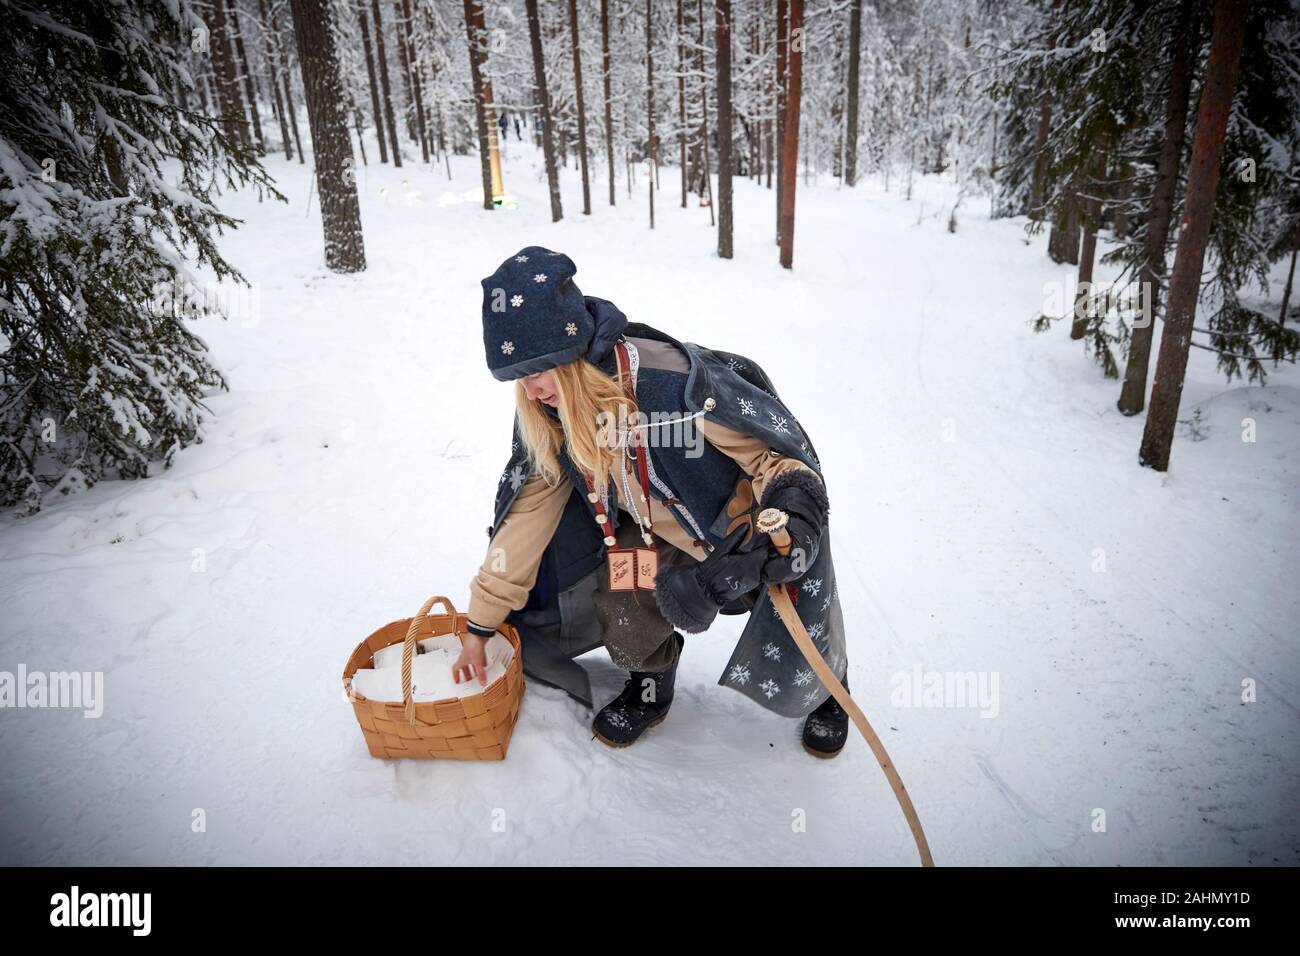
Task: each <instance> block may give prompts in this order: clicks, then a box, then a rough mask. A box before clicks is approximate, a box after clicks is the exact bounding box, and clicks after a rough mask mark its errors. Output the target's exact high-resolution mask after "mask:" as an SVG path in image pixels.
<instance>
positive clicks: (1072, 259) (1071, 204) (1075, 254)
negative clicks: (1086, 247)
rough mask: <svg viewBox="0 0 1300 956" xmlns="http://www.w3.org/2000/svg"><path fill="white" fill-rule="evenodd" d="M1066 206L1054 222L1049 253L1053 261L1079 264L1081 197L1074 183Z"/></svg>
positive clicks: (1049, 239) (1071, 185)
mask: <svg viewBox="0 0 1300 956" xmlns="http://www.w3.org/2000/svg"><path fill="white" fill-rule="evenodd" d="M1068 188H1069V194H1068V195H1067V196H1066V199H1065V203H1064V205H1065V208H1064V209H1063V210H1060V211H1059V212H1058V213H1057V215H1056V218H1055V220H1054V221H1053V222H1052V232H1051V235H1050V236H1049V237H1048V240H1047V254H1048V256H1050V257H1051V259H1052V261H1053V262H1068V263H1069V264H1070V265H1072V266H1077V265H1078V264H1079V222H1080V215H1079V197H1078V193H1077V192H1076V190H1075V187H1074V184H1073V183H1071V184H1069V187H1068Z"/></svg>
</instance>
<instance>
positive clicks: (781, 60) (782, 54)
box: [776, 0, 790, 246]
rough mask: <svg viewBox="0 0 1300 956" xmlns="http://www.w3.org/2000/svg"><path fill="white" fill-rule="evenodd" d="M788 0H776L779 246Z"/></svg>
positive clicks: (783, 180) (777, 228)
mask: <svg viewBox="0 0 1300 956" xmlns="http://www.w3.org/2000/svg"><path fill="white" fill-rule="evenodd" d="M789 63H790V11H789V0H776V243H777V245H778V246H779V245H780V244H781V210H782V209H784V208H785V199H784V196H785V176H784V174H783V173H782V167H783V164H784V163H785V119H786V112H787V110H786V95H787V93H788V91H789V84H790V80H789V73H790V67H789Z"/></svg>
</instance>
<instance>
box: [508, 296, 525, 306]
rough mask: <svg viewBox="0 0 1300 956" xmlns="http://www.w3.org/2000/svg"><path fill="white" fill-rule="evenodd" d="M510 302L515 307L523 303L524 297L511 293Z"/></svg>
mask: <svg viewBox="0 0 1300 956" xmlns="http://www.w3.org/2000/svg"><path fill="white" fill-rule="evenodd" d="M510 304H511V305H513V306H514V307H515V308H516V309H517V308H519V307H520V306H521V305H523V304H524V297H523V296H522V295H512V296H511V297H510Z"/></svg>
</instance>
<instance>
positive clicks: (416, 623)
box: [402, 594, 458, 724]
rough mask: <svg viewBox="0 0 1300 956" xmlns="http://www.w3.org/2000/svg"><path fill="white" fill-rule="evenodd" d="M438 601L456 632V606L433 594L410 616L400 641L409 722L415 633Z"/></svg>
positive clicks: (412, 720) (412, 713)
mask: <svg viewBox="0 0 1300 956" xmlns="http://www.w3.org/2000/svg"><path fill="white" fill-rule="evenodd" d="M439 603H441V604H442V605H443V606H444V607H445V608H446V609H447V613H448V615H450V616H451V633H453V634H455V633H457V629H456V624H457V620H458V619H457V617H456V606H455V605H454V604H452V603H451V601H450V600H449V599H447V598H445V597H443V596H442V595H441V594H435V595H434V596H433V597H431V598H429V599H428V600H427V601H425V602H424V604H422V605H421V606H420V610H419V611H418V612H416V615H415V617H413V618H411V623H410V626H409V627H407V629H406V640H405V641H403V642H402V703H403V704H404V705H405V710H406V720H407V722H408V723H411V724H414V723H415V701H414V700H413V699H412V698H411V658H413V657H414V656H415V635H416V634H418V633H419V632H420V627H421V626H422V625H423V624H424V622H425V620H426V619H427V618H428V616H429V610H430V609H431V608H432V607H433V606H434V605H435V604H439Z"/></svg>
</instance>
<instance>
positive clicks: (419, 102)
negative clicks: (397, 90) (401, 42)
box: [402, 0, 429, 163]
mask: <svg viewBox="0 0 1300 956" xmlns="http://www.w3.org/2000/svg"><path fill="white" fill-rule="evenodd" d="M402 24H403V27H404V30H405V34H406V62H407V64H408V66H409V69H410V72H411V91H412V92H413V93H414V94H415V131H416V133H417V134H419V137H420V155H421V156H422V157H423V158H424V161H425V162H426V163H427V162H428V161H429V138H428V135H427V133H428V131H427V130H426V129H425V125H424V97H423V96H422V95H421V93H420V68H419V66H418V65H417V61H416V57H415V33H414V31H413V30H412V28H411V0H402Z"/></svg>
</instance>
